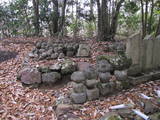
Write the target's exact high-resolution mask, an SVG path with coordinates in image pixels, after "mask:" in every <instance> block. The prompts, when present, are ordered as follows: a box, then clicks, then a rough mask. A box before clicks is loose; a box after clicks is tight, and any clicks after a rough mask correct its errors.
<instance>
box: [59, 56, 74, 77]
mask: <svg viewBox="0 0 160 120" xmlns="http://www.w3.org/2000/svg"><path fill="white" fill-rule="evenodd" d="M76 70H77V64H76V63H75V62H74V61H72V60H69V59H67V60H64V61H63V62H62V67H61V73H62V74H63V75H67V74H71V73H73V72H74V71H76Z"/></svg>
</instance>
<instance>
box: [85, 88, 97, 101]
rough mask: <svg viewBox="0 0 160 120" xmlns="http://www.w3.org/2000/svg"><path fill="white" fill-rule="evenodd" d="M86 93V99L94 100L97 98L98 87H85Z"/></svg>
mask: <svg viewBox="0 0 160 120" xmlns="http://www.w3.org/2000/svg"><path fill="white" fill-rule="evenodd" d="M86 93H87V98H88V100H96V99H98V98H99V89H97V88H93V89H87V91H86Z"/></svg>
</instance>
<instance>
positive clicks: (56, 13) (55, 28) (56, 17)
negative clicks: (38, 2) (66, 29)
mask: <svg viewBox="0 0 160 120" xmlns="http://www.w3.org/2000/svg"><path fill="white" fill-rule="evenodd" d="M52 3H53V16H52V32H53V33H52V35H51V36H53V35H58V29H59V25H58V21H59V10H58V8H59V6H58V0H52Z"/></svg>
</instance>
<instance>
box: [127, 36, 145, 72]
mask: <svg viewBox="0 0 160 120" xmlns="http://www.w3.org/2000/svg"><path fill="white" fill-rule="evenodd" d="M126 55H127V57H128V58H131V59H132V66H131V69H132V68H134V69H135V68H136V69H137V70H138V72H137V71H136V72H137V73H135V74H138V73H139V72H141V70H142V62H141V61H142V39H141V34H140V33H136V34H134V35H132V36H131V37H129V39H128V40H127V46H126Z"/></svg>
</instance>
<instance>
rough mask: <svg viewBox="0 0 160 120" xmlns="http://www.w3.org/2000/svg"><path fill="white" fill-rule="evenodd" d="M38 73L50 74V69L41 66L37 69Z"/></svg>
mask: <svg viewBox="0 0 160 120" xmlns="http://www.w3.org/2000/svg"><path fill="white" fill-rule="evenodd" d="M39 71H40V72H42V73H47V72H50V69H49V67H48V66H41V67H39Z"/></svg>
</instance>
